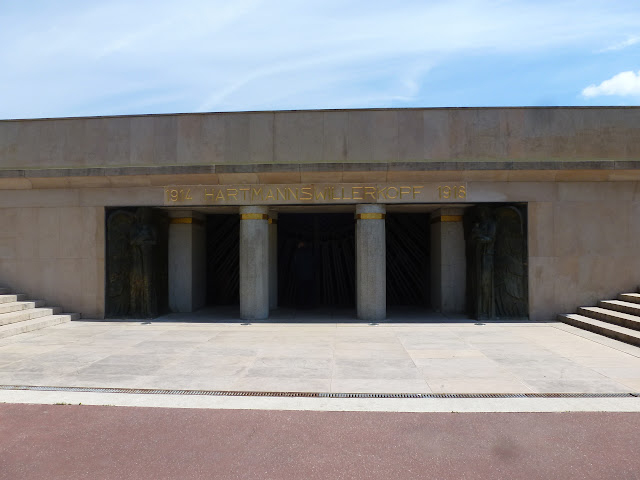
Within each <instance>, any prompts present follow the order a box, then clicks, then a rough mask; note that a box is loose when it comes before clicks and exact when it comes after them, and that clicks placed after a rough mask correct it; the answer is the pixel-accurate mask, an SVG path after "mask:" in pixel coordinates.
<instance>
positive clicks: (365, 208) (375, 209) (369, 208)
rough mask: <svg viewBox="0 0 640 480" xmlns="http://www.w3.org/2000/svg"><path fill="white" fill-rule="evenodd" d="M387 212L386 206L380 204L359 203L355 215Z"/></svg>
mask: <svg viewBox="0 0 640 480" xmlns="http://www.w3.org/2000/svg"><path fill="white" fill-rule="evenodd" d="M386 212H387V206H386V205H384V204H381V203H360V204H358V205H356V215H362V214H367V213H382V214H385V213H386Z"/></svg>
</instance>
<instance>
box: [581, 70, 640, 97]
mask: <svg viewBox="0 0 640 480" xmlns="http://www.w3.org/2000/svg"><path fill="white" fill-rule="evenodd" d="M582 95H583V96H585V97H587V98H591V97H600V96H602V95H620V96H635V95H638V96H640V70H638V72H637V73H635V72H632V71H628V72H620V73H618V74H617V75H614V76H613V77H611V78H610V79H609V80H605V81H604V82H602V83H601V84H600V85H597V86H596V85H589V86H588V87H587V88H585V89H584V90H582Z"/></svg>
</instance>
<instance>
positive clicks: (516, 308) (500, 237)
mask: <svg viewBox="0 0 640 480" xmlns="http://www.w3.org/2000/svg"><path fill="white" fill-rule="evenodd" d="M496 219H497V233H496V242H495V262H494V279H495V280H494V283H495V285H494V288H495V299H496V301H495V303H496V315H497V316H498V317H500V318H523V317H526V316H527V313H528V312H527V310H528V308H527V307H528V301H527V297H528V295H527V262H526V259H527V251H526V240H525V228H524V227H525V222H524V213H523V212H522V211H521V210H520V209H519V208H518V207H515V206H504V207H499V208H497V209H496Z"/></svg>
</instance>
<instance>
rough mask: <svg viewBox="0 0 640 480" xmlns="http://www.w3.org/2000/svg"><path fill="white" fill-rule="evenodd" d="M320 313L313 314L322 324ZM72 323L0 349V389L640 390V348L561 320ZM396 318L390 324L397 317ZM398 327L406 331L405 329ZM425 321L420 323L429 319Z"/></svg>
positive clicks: (193, 317)
mask: <svg viewBox="0 0 640 480" xmlns="http://www.w3.org/2000/svg"><path fill="white" fill-rule="evenodd" d="M314 315H316V316H315V317H314ZM205 319H208V320H211V317H210V316H208V315H207V314H206V312H204V313H201V314H200V315H191V316H183V317H178V316H176V315H173V316H166V317H162V318H160V319H157V320H153V321H87V320H85V321H73V322H70V323H66V324H62V325H58V326H54V327H50V328H47V329H44V330H40V331H35V332H31V333H25V334H21V335H17V336H14V337H10V338H6V339H3V340H0V385H48V386H83V387H84V386H86V387H122V388H161V389H207V390H237V391H264V392H287V391H300V392H367V393H373V392H384V393H396V392H398V393H410V392H411V393H422V392H424V393H530V392H540V393H564V392H572V393H619V392H620V393H621V392H640V348H637V347H633V346H630V345H626V344H624V343H621V342H618V341H615V340H610V339H608V338H605V337H602V336H599V335H596V334H592V333H590V332H586V331H582V330H579V329H577V328H575V327H572V326H569V325H565V324H563V323H557V322H549V323H542V322H483V323H480V322H475V321H471V320H467V319H464V318H447V317H444V316H440V315H437V314H432V315H431V317H429V318H428V321H427V322H425V323H414V322H412V321H411V318H410V316H406V318H405V317H403V318H401V319H399V320H397V321H390V322H388V323H380V324H369V323H361V322H355V321H353V320H351V318H350V317H349V316H348V315H346V316H343V317H342V318H341V317H340V316H339V315H335V314H334V315H333V317H331V316H326V315H325V316H324V317H323V316H317V314H316V313H308V314H307V316H306V317H305V316H302V317H299V316H298V317H294V316H293V315H289V316H287V314H286V312H285V313H282V314H281V320H280V321H277V322H274V321H270V322H264V323H241V322H239V321H229V320H227V321H223V320H220V321H217V322H215V323H211V322H210V321H209V322H205V321H204V320H205ZM392 320H393V318H392ZM400 320H402V321H400ZM423 320H424V318H423Z"/></svg>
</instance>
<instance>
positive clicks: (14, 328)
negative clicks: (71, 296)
mask: <svg viewBox="0 0 640 480" xmlns="http://www.w3.org/2000/svg"><path fill="white" fill-rule="evenodd" d="M78 318H80V316H79V315H78V314H77V313H64V314H61V315H45V316H43V317H38V318H32V319H30V320H25V321H22V322H18V323H11V324H9V325H3V326H0V338H5V337H11V336H13V335H18V334H20V333H26V332H31V331H33V330H40V329H42V328H47V327H51V326H53V325H59V324H61V323H66V322H70V321H71V320H77V319H78Z"/></svg>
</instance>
